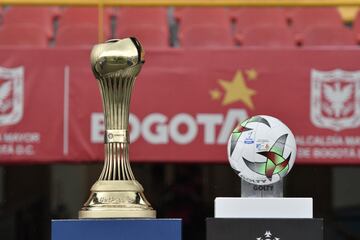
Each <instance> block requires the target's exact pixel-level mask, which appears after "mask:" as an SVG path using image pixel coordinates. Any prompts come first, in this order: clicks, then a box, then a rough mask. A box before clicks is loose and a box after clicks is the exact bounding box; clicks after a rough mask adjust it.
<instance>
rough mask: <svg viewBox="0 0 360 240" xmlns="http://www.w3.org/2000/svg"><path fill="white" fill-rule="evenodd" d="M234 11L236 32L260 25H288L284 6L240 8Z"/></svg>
mask: <svg viewBox="0 0 360 240" xmlns="http://www.w3.org/2000/svg"><path fill="white" fill-rule="evenodd" d="M233 12H234V13H235V15H234V20H235V22H236V32H241V31H245V30H246V29H249V28H254V27H258V26H280V27H286V26H287V22H286V15H285V11H284V9H282V8H239V9H236V10H234V11H233Z"/></svg>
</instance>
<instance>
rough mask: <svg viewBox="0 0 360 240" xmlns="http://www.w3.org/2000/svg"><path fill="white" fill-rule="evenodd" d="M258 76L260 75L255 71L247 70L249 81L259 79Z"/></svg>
mask: <svg viewBox="0 0 360 240" xmlns="http://www.w3.org/2000/svg"><path fill="white" fill-rule="evenodd" d="M257 75H258V73H257V72H256V70H255V69H253V68H252V69H249V70H246V76H247V78H248V79H249V80H254V79H256V78H257Z"/></svg>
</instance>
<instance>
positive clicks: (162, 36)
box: [116, 24, 169, 49]
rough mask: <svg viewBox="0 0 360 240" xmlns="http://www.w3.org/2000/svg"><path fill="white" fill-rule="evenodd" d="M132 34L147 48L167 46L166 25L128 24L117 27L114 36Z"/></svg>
mask: <svg viewBox="0 0 360 240" xmlns="http://www.w3.org/2000/svg"><path fill="white" fill-rule="evenodd" d="M131 36H134V37H136V38H137V39H139V41H140V43H141V44H142V45H143V46H144V48H145V49H147V48H167V47H168V46H169V31H168V28H167V27H164V26H163V27H161V26H155V25H152V24H150V25H147V24H142V25H140V24H139V25H130V26H127V25H125V26H123V27H121V28H119V29H118V31H117V34H116V38H125V37H131Z"/></svg>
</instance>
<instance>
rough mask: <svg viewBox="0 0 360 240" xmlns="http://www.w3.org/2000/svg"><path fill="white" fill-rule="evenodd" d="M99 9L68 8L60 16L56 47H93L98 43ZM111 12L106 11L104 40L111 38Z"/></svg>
mask: <svg viewBox="0 0 360 240" xmlns="http://www.w3.org/2000/svg"><path fill="white" fill-rule="evenodd" d="M98 14H99V12H98V9H96V8H91V7H88V8H86V7H81V8H80V7H73V8H67V9H65V10H64V11H63V13H62V14H61V15H60V18H59V23H58V31H57V34H56V46H91V45H93V44H95V43H97V42H98V21H99V19H98ZM110 17H111V11H110V10H107V9H106V10H105V11H104V18H103V19H104V23H103V29H104V39H107V38H111V26H110Z"/></svg>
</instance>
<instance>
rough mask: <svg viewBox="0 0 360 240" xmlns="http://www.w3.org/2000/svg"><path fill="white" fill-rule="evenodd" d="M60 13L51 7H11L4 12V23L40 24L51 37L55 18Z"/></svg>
mask: <svg viewBox="0 0 360 240" xmlns="http://www.w3.org/2000/svg"><path fill="white" fill-rule="evenodd" d="M58 13H59V12H58V9H57V8H51V7H22V6H21V7H10V8H9V9H7V11H6V12H4V14H3V24H4V25H7V24H11V25H13V26H14V25H22V24H25V25H26V24H33V25H38V26H41V27H42V28H44V29H45V31H46V32H47V35H48V37H49V38H50V37H52V36H53V20H54V18H55V17H56V16H57V15H58ZM24 28H26V27H24Z"/></svg>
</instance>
